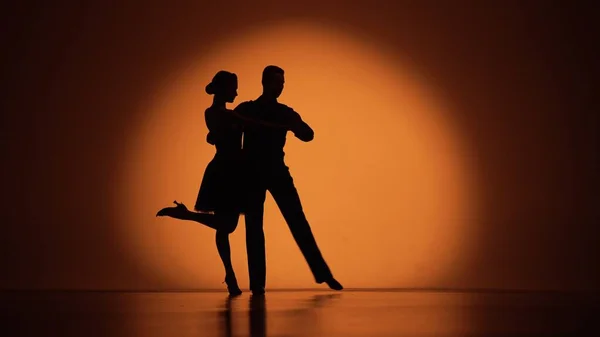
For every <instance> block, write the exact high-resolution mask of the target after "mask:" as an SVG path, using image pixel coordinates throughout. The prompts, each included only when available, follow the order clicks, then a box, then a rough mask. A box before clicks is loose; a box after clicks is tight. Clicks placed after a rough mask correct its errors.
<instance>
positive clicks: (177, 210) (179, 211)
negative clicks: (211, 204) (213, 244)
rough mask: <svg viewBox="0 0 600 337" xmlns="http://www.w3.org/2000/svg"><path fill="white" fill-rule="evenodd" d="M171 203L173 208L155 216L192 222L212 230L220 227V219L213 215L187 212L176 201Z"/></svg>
mask: <svg viewBox="0 0 600 337" xmlns="http://www.w3.org/2000/svg"><path fill="white" fill-rule="evenodd" d="M173 203H175V205H176V206H175V207H165V208H163V209H161V210H160V211H158V213H156V216H169V217H171V218H175V219H179V220H189V221H194V222H198V223H201V224H203V225H205V226H207V227H210V228H212V229H217V228H219V227H220V224H219V220H220V219H219V218H218V217H216V216H215V215H214V214H211V213H198V212H192V211H190V210H188V209H187V207H186V206H185V205H184V204H183V203H178V202H177V201H174V202H173Z"/></svg>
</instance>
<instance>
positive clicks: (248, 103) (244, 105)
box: [235, 101, 254, 110]
mask: <svg viewBox="0 0 600 337" xmlns="http://www.w3.org/2000/svg"><path fill="white" fill-rule="evenodd" d="M253 105H254V101H244V102H242V103H240V104H238V105H237V106H236V107H235V110H237V109H247V108H250V107H252V106H253Z"/></svg>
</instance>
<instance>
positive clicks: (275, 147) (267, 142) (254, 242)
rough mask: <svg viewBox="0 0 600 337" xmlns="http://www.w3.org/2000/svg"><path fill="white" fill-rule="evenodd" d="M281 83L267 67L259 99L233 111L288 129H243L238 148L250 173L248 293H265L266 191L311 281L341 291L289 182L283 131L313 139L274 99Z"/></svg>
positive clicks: (277, 73) (296, 116) (278, 73)
mask: <svg viewBox="0 0 600 337" xmlns="http://www.w3.org/2000/svg"><path fill="white" fill-rule="evenodd" d="M284 83H285V79H284V71H283V69H281V68H280V67H277V66H273V65H270V66H267V67H266V68H265V69H264V70H263V74H262V85H263V93H262V95H261V96H260V97H259V98H258V99H256V100H254V101H247V102H243V103H240V104H239V105H238V106H237V107H236V109H235V111H236V112H237V113H238V114H240V115H242V116H245V117H247V118H251V119H254V120H262V121H266V122H268V123H273V124H278V125H286V126H287V127H285V128H272V127H265V126H261V125H249V126H247V127H246V129H245V130H244V140H243V148H244V152H245V155H246V158H247V160H248V169H249V170H250V171H251V174H250V175H249V176H251V177H252V180H251V181H250V182H249V186H248V210H247V212H246V215H245V218H246V249H247V254H248V268H249V272H250V289H251V290H252V293H253V294H263V293H264V288H265V282H266V259H265V237H264V232H263V214H264V202H265V198H266V192H267V191H269V192H270V193H271V195H272V196H273V199H274V200H275V202H276V203H277V206H278V207H279V209H280V211H281V213H282V215H283V217H284V219H285V221H286V222H287V224H288V227H289V228H290V231H291V232H292V235H293V237H294V240H295V241H296V243H297V244H298V246H299V248H300V250H301V252H302V254H303V255H304V258H305V259H306V261H307V262H308V265H309V267H310V269H311V271H312V273H313V276H314V278H315V281H316V282H317V283H327V285H328V286H329V287H330V288H332V289H335V290H342V289H343V287H342V285H341V284H340V283H339V282H338V281H336V280H335V279H334V278H333V275H332V273H331V271H330V270H329V267H328V266H327V263H326V262H325V260H324V259H323V256H322V255H321V252H320V251H319V248H318V246H317V243H316V241H315V238H314V236H313V233H312V231H311V229H310V225H309V223H308V221H307V220H306V216H305V215H304V211H303V210H302V204H301V202H300V197H299V196H298V192H297V191H296V187H295V186H294V181H293V179H292V177H291V175H290V172H289V169H288V167H287V166H286V165H285V162H284V160H283V158H284V151H283V147H284V146H285V141H286V135H287V132H288V131H292V132H293V133H294V135H295V136H296V137H297V138H298V139H300V140H302V141H304V142H309V141H311V140H312V139H313V138H314V132H313V130H312V129H311V128H310V126H308V124H306V123H305V122H304V121H303V120H302V118H301V117H300V115H299V114H298V113H297V112H295V111H294V110H293V109H291V108H290V107H288V106H286V105H284V104H281V103H279V102H278V101H277V98H278V97H279V96H280V95H281V93H282V91H283V86H284Z"/></svg>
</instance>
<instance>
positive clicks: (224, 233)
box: [215, 212, 242, 296]
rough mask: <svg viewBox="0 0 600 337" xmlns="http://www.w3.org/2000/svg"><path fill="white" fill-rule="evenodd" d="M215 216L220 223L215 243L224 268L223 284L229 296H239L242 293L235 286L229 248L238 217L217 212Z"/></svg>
mask: <svg viewBox="0 0 600 337" xmlns="http://www.w3.org/2000/svg"><path fill="white" fill-rule="evenodd" d="M215 216H216V217H217V218H219V221H220V227H219V228H218V229H217V234H216V236H215V241H216V244H217V250H218V251H219V256H220V257H221V261H223V266H224V267H225V283H227V289H228V290H229V293H230V294H231V295H234V296H235V295H240V294H241V293H242V291H241V290H240V288H239V286H238V284H237V279H236V277H235V272H234V271H233V264H232V263H231V248H230V245H229V234H231V233H233V231H234V230H235V229H236V227H237V223H238V220H239V217H240V215H239V213H236V212H217V213H216V214H215Z"/></svg>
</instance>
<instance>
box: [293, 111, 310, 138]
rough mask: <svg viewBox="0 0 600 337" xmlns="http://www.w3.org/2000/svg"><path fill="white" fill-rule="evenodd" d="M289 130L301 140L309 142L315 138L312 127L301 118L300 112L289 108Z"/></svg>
mask: <svg viewBox="0 0 600 337" xmlns="http://www.w3.org/2000/svg"><path fill="white" fill-rule="evenodd" d="M290 131H292V132H293V133H294V136H296V138H298V139H300V140H301V141H303V142H310V141H311V140H313V139H314V138H315V132H314V131H313V129H312V128H311V127H310V126H309V125H308V124H306V122H304V121H303V120H302V117H300V114H298V113H297V112H296V111H294V110H292V109H290Z"/></svg>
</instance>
